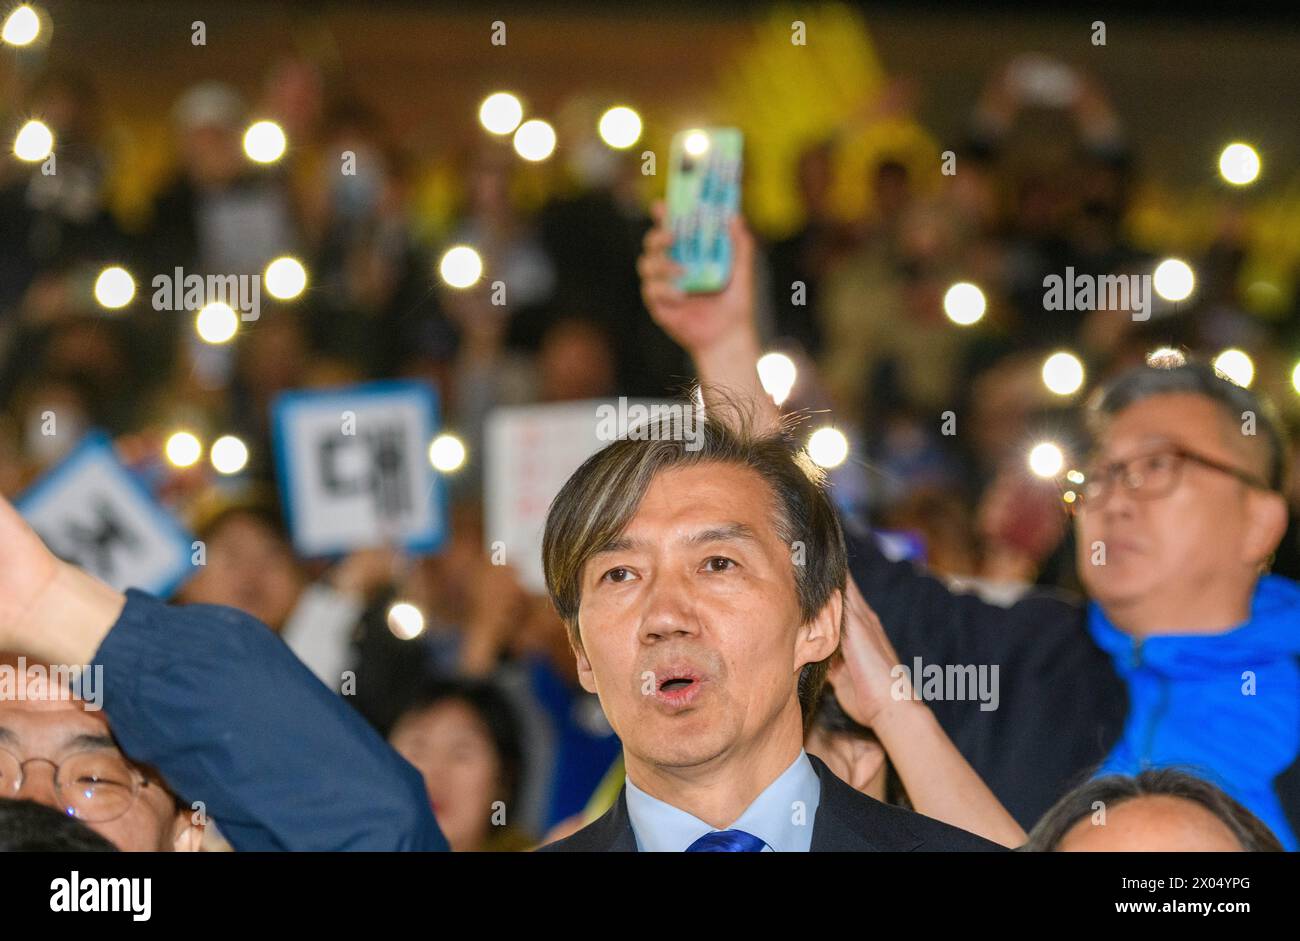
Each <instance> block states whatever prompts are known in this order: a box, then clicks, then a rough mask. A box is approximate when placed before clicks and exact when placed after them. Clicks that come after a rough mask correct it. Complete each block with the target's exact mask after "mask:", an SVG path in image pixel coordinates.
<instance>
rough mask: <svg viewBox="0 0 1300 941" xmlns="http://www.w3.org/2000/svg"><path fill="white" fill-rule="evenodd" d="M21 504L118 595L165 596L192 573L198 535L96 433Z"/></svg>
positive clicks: (54, 543)
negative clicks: (134, 592)
mask: <svg viewBox="0 0 1300 941" xmlns="http://www.w3.org/2000/svg"><path fill="white" fill-rule="evenodd" d="M14 506H15V507H16V508H17V509H18V512H19V513H21V514H22V515H23V517H24V518H25V519H26V520H27V522H28V523H29V524H31V527H32V528H33V529H35V530H36V532H37V533H38V534H39V535H40V537H41V538H42V539H43V540H44V541H45V544H46V545H47V546H49V547H50V550H51V551H52V552H53V553H54V554H55V555H57V556H59V557H60V558H62V559H65V560H67V561H69V562H71V563H73V564H74V565H76V566H78V567H79V568H82V569H84V570H86V571H87V572H89V573H90V574H92V575H94V576H96V577H97V578H99V579H102V580H103V581H105V582H107V583H108V584H109V585H112V586H113V587H114V588H116V589H118V590H119V591H122V590H125V589H127V588H139V589H140V590H142V591H147V592H149V593H150V594H153V595H156V596H158V597H160V598H166V597H167V596H169V595H170V594H171V593H172V592H173V591H175V590H176V588H177V587H178V586H179V585H180V583H181V582H182V581H184V580H185V579H186V578H187V577H188V576H189V575H190V573H191V572H192V571H193V566H192V564H191V554H192V552H193V549H194V537H193V536H192V535H190V533H188V532H187V531H186V530H185V528H184V527H183V526H182V525H181V524H180V523H179V522H178V521H177V519H176V517H174V516H173V515H172V514H171V513H170V512H168V510H167V509H166V508H165V507H163V506H162V505H161V504H160V503H158V501H157V500H155V499H154V496H153V494H152V493H150V492H149V490H148V489H147V488H146V487H145V485H144V484H143V483H142V482H141V481H140V479H139V478H138V477H137V476H136V475H135V474H133V473H132V472H131V471H130V470H129V469H128V468H126V467H124V466H123V465H122V462H121V461H119V460H118V458H117V454H116V452H114V450H113V442H112V440H111V439H110V438H109V436H108V435H107V434H105V433H104V432H102V431H92V432H90V433H89V434H87V435H86V436H85V437H84V438H82V439H81V441H79V442H78V443H77V446H76V447H75V448H73V450H72V452H71V453H70V454H68V456H67V457H65V458H64V459H63V460H62V461H60V462H59V463H58V464H57V465H55V467H54V468H53V469H51V470H50V471H49V472H48V473H46V474H45V476H43V477H42V478H40V479H39V480H38V481H36V483H34V484H33V485H32V486H31V487H30V488H28V490H27V491H26V492H25V493H24V494H23V495H22V496H21V497H19V498H18V500H17V501H15V503H14Z"/></svg>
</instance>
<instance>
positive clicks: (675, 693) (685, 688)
mask: <svg viewBox="0 0 1300 941" xmlns="http://www.w3.org/2000/svg"><path fill="white" fill-rule="evenodd" d="M703 683H704V678H703V677H702V676H700V675H699V674H698V673H695V672H694V671H692V670H685V669H680V668H675V669H672V670H669V671H667V672H666V673H664V674H662V675H661V676H659V677H658V680H657V685H656V686H655V697H654V698H655V699H657V700H658V701H659V702H661V703H664V704H665V705H668V706H685V705H688V704H690V703H691V702H692V701H693V700H694V699H695V697H696V696H697V695H698V694H699V691H700V687H701V686H702V685H703Z"/></svg>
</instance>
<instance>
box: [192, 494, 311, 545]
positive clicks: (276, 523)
mask: <svg viewBox="0 0 1300 941" xmlns="http://www.w3.org/2000/svg"><path fill="white" fill-rule="evenodd" d="M204 510H205V511H204V512H200V513H197V514H196V518H195V519H194V520H193V523H192V526H193V529H194V535H195V536H196V537H198V538H199V539H201V540H203V541H204V542H211V541H212V540H213V539H214V538H215V537H216V535H217V534H218V533H219V532H220V531H221V530H222V529H223V528H224V527H225V525H226V524H227V523H230V522H233V521H235V520H237V519H239V518H241V517H244V518H248V519H252V520H256V521H257V522H258V523H261V524H262V525H263V526H265V527H266V528H267V529H268V530H270V532H271V533H273V534H274V535H275V538H276V539H278V540H280V541H281V542H283V543H285V544H288V543H289V530H288V528H287V527H286V526H285V524H284V516H283V515H282V514H281V512H280V508H279V506H278V505H277V504H276V502H275V501H274V499H272V498H271V497H268V496H266V495H264V494H258V495H256V496H253V497H247V498H244V499H240V500H237V501H234V502H230V503H224V504H221V505H217V506H212V507H210V508H204Z"/></svg>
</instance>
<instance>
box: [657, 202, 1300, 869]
mask: <svg viewBox="0 0 1300 941" xmlns="http://www.w3.org/2000/svg"><path fill="white" fill-rule="evenodd" d="M733 235H734V237H736V238H738V239H741V240H743V241H748V240H749V239H750V236H749V235H748V234H747V231H746V230H745V229H744V227H743V225H741V224H737V226H736V228H735V230H734V233H733ZM670 244H671V234H670V233H668V232H667V230H666V229H665V228H664V227H663V225H662V223H660V224H659V225H656V227H655V228H654V229H652V230H651V231H650V233H649V235H647V237H646V240H645V248H644V253H643V255H642V257H641V260H640V262H639V265H638V270H639V272H640V273H641V276H642V296H643V298H644V300H645V302H646V306H647V308H648V309H649V310H650V313H651V315H652V317H653V318H654V319H655V321H656V323H658V324H659V325H660V326H661V327H662V328H663V329H664V330H665V332H667V333H668V334H669V335H670V336H672V337H673V339H674V340H676V341H677V342H678V343H679V344H681V345H682V346H683V347H684V348H685V350H686V351H687V352H688V353H689V354H690V355H691V357H692V359H693V360H694V363H695V366H696V375H697V378H698V379H699V381H700V382H701V383H703V384H704V385H705V386H706V387H713V388H720V389H727V390H729V391H730V393H731V394H732V395H733V396H741V397H744V398H745V399H746V400H748V401H750V402H752V403H753V404H754V406H755V408H757V409H760V410H762V411H764V412H765V413H767V415H768V416H769V419H770V420H772V421H776V420H777V419H778V418H779V413H778V409H777V407H776V406H775V405H774V404H773V403H772V400H771V398H769V397H768V396H767V394H766V393H765V392H764V390H763V387H762V384H761V382H760V380H759V377H758V374H757V370H756V369H755V365H754V364H755V363H756V362H757V361H758V359H759V358H760V357H761V356H762V354H763V346H762V343H761V341H760V338H759V331H758V326H757V320H756V317H755V312H754V304H753V296H754V295H753V272H752V270H751V269H750V268H749V267H748V266H746V265H737V267H736V269H735V272H734V274H733V277H732V280H731V283H730V284H729V285H728V286H727V288H726V289H725V290H723V291H721V292H719V293H717V294H710V295H698V294H693V295H685V294H683V293H682V292H680V291H679V290H677V289H676V287H675V286H674V285H673V283H672V282H673V278H674V276H675V274H674V269H673V266H672V264H671V262H670V261H668V258H667V252H668V248H669V246H670ZM737 254H738V257H744V253H743V252H739V251H738V253H737ZM1088 419H1089V424H1090V426H1091V431H1092V437H1093V440H1094V445H1095V448H1094V451H1093V453H1092V456H1091V459H1090V460H1089V461H1087V462H1086V466H1085V468H1084V469H1083V470H1081V471H1077V472H1072V473H1071V474H1070V475H1069V476H1068V477H1067V479H1066V480H1065V481H1063V483H1064V484H1065V485H1066V487H1065V490H1064V496H1065V498H1066V500H1067V501H1073V517H1074V524H1075V535H1076V539H1077V553H1076V555H1077V559H1078V570H1079V576H1080V579H1081V582H1082V584H1083V586H1084V588H1085V590H1086V591H1087V593H1088V596H1089V597H1088V598H1087V599H1076V598H1073V597H1068V596H1065V595H1063V594H1061V593H1057V592H1051V593H1049V592H1044V591H1035V592H1031V593H1030V594H1029V595H1026V596H1025V597H1023V598H1021V599H1020V600H1019V601H1018V602H1016V603H1015V604H1012V605H1010V606H1007V607H1002V606H996V605H993V604H989V603H986V602H984V601H982V600H980V599H979V598H977V597H974V596H972V595H965V594H959V593H956V592H954V591H952V590H951V589H949V587H948V586H946V585H945V584H944V583H943V582H942V581H940V580H939V579H938V578H935V577H933V576H931V575H928V574H926V573H925V572H924V571H922V570H920V569H919V568H917V567H915V566H913V565H912V564H911V563H909V562H895V561H891V560H889V559H888V558H887V557H886V556H885V554H884V553H883V552H882V551H881V550H880V548H879V547H878V546H877V544H876V541H875V539H874V537H873V536H872V535H871V534H870V533H869V532H868V531H866V530H865V528H863V527H861V526H860V525H856V521H852V520H846V521H845V525H844V529H845V536H846V541H847V543H848V548H849V567H850V574H851V576H852V579H853V581H854V582H855V583H856V584H857V586H858V588H859V589H860V591H861V593H862V595H863V597H864V598H865V600H866V602H867V604H868V605H870V607H871V608H872V609H873V610H874V611H875V612H876V614H877V615H878V616H879V618H880V621H881V622H882V624H883V626H884V628H885V632H886V634H887V635H888V637H889V639H890V641H891V642H892V643H893V645H894V647H895V649H896V650H897V653H898V655H899V657H900V659H901V662H902V663H903V664H907V665H911V664H912V663H913V662H914V660H915V658H920V659H921V661H922V662H923V663H926V664H935V665H938V666H940V667H946V666H962V665H975V666H978V665H981V664H984V665H990V666H992V665H996V666H997V667H998V668H999V671H1000V685H1001V699H1000V703H999V706H998V708H997V709H994V710H984V709H982V708H981V707H982V706H983V705H984V704H982V703H980V702H978V701H974V700H972V699H969V698H968V699H967V700H935V701H932V702H930V706H931V707H932V709H933V712H934V715H935V716H936V717H937V718H938V720H939V723H940V725H941V726H942V727H943V729H944V731H945V732H946V733H947V734H948V735H949V737H950V738H951V739H952V740H953V742H954V743H955V744H956V746H957V748H958V750H959V751H960V752H961V753H962V755H963V756H964V757H965V758H966V760H967V761H968V762H969V763H970V764H971V766H972V767H973V768H974V770H975V772H976V773H977V774H978V775H979V776H980V777H981V778H982V779H983V780H984V782H985V783H987V784H988V786H989V787H990V788H991V789H992V791H993V793H994V794H995V795H996V796H997V797H998V798H999V799H1000V801H1001V802H1002V804H1003V805H1004V806H1005V807H1006V808H1007V810H1008V811H1009V812H1010V813H1011V815H1012V816H1013V817H1014V818H1015V819H1016V821H1017V822H1018V823H1019V824H1020V825H1021V826H1023V827H1025V828H1026V829H1029V828H1031V827H1032V826H1033V824H1034V823H1035V821H1036V820H1037V819H1038V818H1039V817H1041V816H1042V815H1043V814H1044V813H1046V811H1047V810H1048V809H1049V808H1050V807H1051V806H1052V805H1053V803H1054V802H1055V801H1056V800H1057V799H1058V798H1059V797H1060V796H1061V795H1063V794H1065V793H1066V792H1067V791H1069V790H1070V789H1071V788H1072V787H1074V786H1075V785H1076V784H1078V783H1079V781H1080V780H1083V779H1086V778H1087V777H1088V776H1090V775H1092V774H1135V773H1138V772H1140V771H1142V770H1143V769H1146V768H1151V767H1168V766H1173V765H1180V766H1185V767H1190V768H1195V769H1197V772H1198V773H1199V774H1200V775H1201V776H1202V777H1204V778H1206V779H1207V780H1209V781H1211V782H1212V783H1214V784H1216V785H1217V786H1219V787H1221V788H1222V789H1223V790H1224V791H1225V792H1226V793H1228V794H1229V795H1231V796H1232V797H1233V798H1234V799H1236V800H1237V801H1239V802H1240V803H1242V804H1243V805H1245V806H1246V807H1247V808H1249V809H1250V811H1251V812H1253V813H1254V814H1255V815H1256V816H1257V817H1259V818H1260V819H1261V820H1262V821H1263V822H1264V823H1265V824H1266V825H1267V826H1268V827H1269V828H1270V829H1272V830H1273V832H1274V833H1276V834H1277V836H1278V838H1279V839H1280V840H1281V841H1282V843H1283V845H1284V846H1285V847H1286V848H1287V849H1289V850H1296V849H1298V848H1300V840H1298V835H1300V733H1298V732H1297V730H1300V586H1298V585H1296V584H1295V583H1294V582H1292V581H1290V580H1288V579H1286V578H1283V577H1281V576H1278V575H1273V574H1269V573H1268V567H1269V563H1270V560H1271V558H1272V555H1273V553H1274V551H1275V550H1276V549H1277V547H1278V545H1279V543H1280V542H1281V540H1282V538H1283V534H1284V533H1285V531H1286V528H1287V517H1288V509H1287V502H1286V499H1285V497H1284V496H1283V493H1282V488H1283V485H1284V481H1286V480H1287V467H1286V464H1287V455H1288V448H1287V443H1286V440H1285V436H1284V433H1283V431H1282V429H1281V425H1280V424H1279V422H1278V421H1277V419H1276V418H1275V417H1274V416H1273V413H1272V412H1271V410H1269V409H1268V408H1267V407H1266V405H1265V403H1264V402H1263V401H1261V399H1259V398H1258V397H1256V396H1255V395H1254V394H1253V393H1251V392H1250V391H1249V390H1247V389H1244V388H1241V387H1239V386H1237V385H1235V384H1233V383H1232V382H1230V381H1229V380H1227V379H1226V378H1224V377H1222V376H1220V375H1219V374H1218V373H1217V372H1215V370H1214V369H1213V368H1212V367H1210V366H1209V365H1206V364H1201V363H1195V362H1186V361H1182V360H1179V361H1174V362H1157V363H1156V364H1154V365H1147V366H1142V367H1138V368H1135V369H1133V370H1131V371H1129V372H1126V373H1124V374H1121V375H1119V376H1117V377H1116V378H1115V379H1113V380H1112V381H1111V382H1110V383H1109V384H1108V385H1107V386H1105V387H1104V388H1102V389H1101V390H1099V391H1098V393H1097V394H1096V396H1095V397H1094V399H1093V400H1092V401H1091V404H1090V407H1089V409H1088Z"/></svg>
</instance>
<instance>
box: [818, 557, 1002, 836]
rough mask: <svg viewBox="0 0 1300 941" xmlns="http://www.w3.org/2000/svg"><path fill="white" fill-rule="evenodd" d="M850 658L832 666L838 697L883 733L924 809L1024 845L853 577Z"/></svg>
mask: <svg viewBox="0 0 1300 941" xmlns="http://www.w3.org/2000/svg"><path fill="white" fill-rule="evenodd" d="M844 610H845V629H844V637H843V646H842V648H841V654H842V657H841V658H840V659H838V660H836V662H835V664H834V665H833V666H832V667H831V675H830V680H831V684H832V686H833V687H834V689H835V697H836V699H838V700H839V703H840V705H841V706H842V707H843V708H844V711H845V712H846V713H847V714H848V715H849V717H850V718H852V719H853V720H854V721H856V722H858V723H859V724H861V725H865V726H869V727H870V728H871V729H872V730H873V731H874V732H875V733H876V737H877V738H879V739H880V744H881V745H882V746H883V747H884V749H885V753H886V754H887V755H888V756H889V760H890V761H891V762H892V763H893V765H894V769H895V770H896V771H897V772H898V776H899V778H900V779H901V780H902V782H903V787H904V788H905V789H906V790H907V795H908V797H909V798H910V799H911V801H912V806H913V808H915V809H916V811H917V812H918V813H922V814H925V815H926V816H927V817H933V818H934V819H936V820H942V821H943V822H944V823H949V824H952V825H953V826H955V827H960V828H961V829H963V830H968V831H970V832H971V833H977V834H979V835H980V836H982V837H985V838H987V839H990V840H993V841H994V842H996V843H1001V844H1002V845H1003V846H1009V847H1017V846H1020V845H1021V844H1023V843H1024V842H1025V831H1024V830H1022V829H1021V828H1020V825H1019V824H1018V823H1016V821H1015V819H1014V818H1013V817H1012V816H1011V814H1009V813H1008V812H1007V809H1006V808H1005V807H1003V806H1002V803H1001V802H1000V801H999V800H998V799H997V797H996V796H995V795H994V794H993V792H992V791H991V790H989V787H988V785H987V784H985V783H984V780H983V779H982V778H981V777H980V776H979V774H977V773H976V771H975V769H974V768H972V767H971V765H970V763H969V762H968V761H967V760H966V759H965V758H963V757H962V755H961V752H959V751H958V750H957V747H956V746H955V745H954V744H953V742H952V739H950V738H949V737H948V735H947V734H946V733H945V732H944V730H943V728H942V727H941V726H940V725H939V721H938V720H937V719H936V718H935V716H934V713H933V712H931V711H930V709H929V707H928V706H926V704H925V703H924V702H923V701H921V700H919V699H915V698H913V697H912V695H911V692H912V690H911V684H910V682H909V681H908V678H907V676H906V675H905V674H903V673H902V672H901V671H899V670H897V669H895V667H896V665H897V664H898V662H899V661H898V654H897V653H895V652H894V648H893V647H892V646H891V645H890V643H889V639H888V638H887V637H886V636H885V632H884V630H883V629H882V627H881V625H880V620H879V619H878V618H877V617H876V614H875V612H874V611H872V610H871V607H870V606H869V605H868V604H867V603H866V601H865V600H864V599H863V597H862V594H861V593H860V592H859V591H858V590H857V587H856V586H855V585H854V584H853V581H852V579H850V580H849V585H848V590H847V592H846V593H845V608H844Z"/></svg>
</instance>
